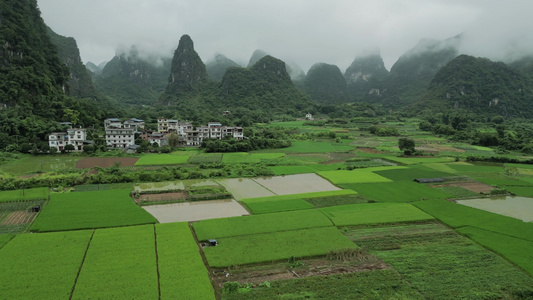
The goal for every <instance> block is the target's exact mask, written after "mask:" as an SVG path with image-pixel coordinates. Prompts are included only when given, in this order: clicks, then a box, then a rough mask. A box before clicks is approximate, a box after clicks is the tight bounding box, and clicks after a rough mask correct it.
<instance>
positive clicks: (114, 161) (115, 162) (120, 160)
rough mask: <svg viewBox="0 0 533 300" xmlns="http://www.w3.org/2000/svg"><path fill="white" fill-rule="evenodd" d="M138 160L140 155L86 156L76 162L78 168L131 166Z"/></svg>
mask: <svg viewBox="0 0 533 300" xmlns="http://www.w3.org/2000/svg"><path fill="white" fill-rule="evenodd" d="M137 160H139V158H138V157H85V158H82V159H80V160H79V161H77V162H76V169H91V168H94V167H100V168H109V167H112V166H119V167H131V166H134V165H135V163H136V162H137Z"/></svg>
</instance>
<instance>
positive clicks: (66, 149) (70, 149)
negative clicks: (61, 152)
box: [65, 144, 76, 152]
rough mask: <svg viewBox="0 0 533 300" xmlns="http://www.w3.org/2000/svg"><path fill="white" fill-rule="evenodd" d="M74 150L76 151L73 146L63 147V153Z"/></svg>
mask: <svg viewBox="0 0 533 300" xmlns="http://www.w3.org/2000/svg"><path fill="white" fill-rule="evenodd" d="M74 150H76V148H75V147H74V145H71V144H68V145H65V151H66V152H70V151H74Z"/></svg>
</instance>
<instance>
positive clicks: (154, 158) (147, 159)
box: [135, 153, 191, 166]
mask: <svg viewBox="0 0 533 300" xmlns="http://www.w3.org/2000/svg"><path fill="white" fill-rule="evenodd" d="M190 157H191V156H189V155H172V154H163V153H159V154H145V155H144V156H142V157H141V158H139V160H138V161H137V162H136V163H135V165H136V166H151V165H178V164H185V163H187V161H188V160H189V158H190Z"/></svg>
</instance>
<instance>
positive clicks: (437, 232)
mask: <svg viewBox="0 0 533 300" xmlns="http://www.w3.org/2000/svg"><path fill="white" fill-rule="evenodd" d="M416 226H418V225H415V226H413V227H416ZM421 226H427V225H425V224H424V225H421ZM431 226H432V227H433V228H432V229H431V230H427V231H421V230H417V229H416V228H412V230H407V231H399V232H398V231H395V226H388V227H384V228H379V227H377V228H370V229H364V228H363V229H362V230H363V231H364V233H363V234H360V233H359V231H360V230H361V229H358V228H351V229H346V231H345V234H347V235H348V236H351V239H352V240H353V241H354V242H355V243H357V244H358V245H360V246H361V247H364V248H365V249H367V250H369V251H370V252H371V253H373V254H375V255H377V256H378V257H380V258H383V259H385V261H386V262H387V263H389V264H390V265H391V266H392V267H393V268H394V269H396V270H397V271H398V272H399V273H400V275H401V276H402V278H404V279H405V280H406V281H407V282H408V283H409V284H410V285H412V286H413V287H414V288H415V289H417V290H418V291H420V293H421V294H422V295H423V296H424V297H425V298H426V299H486V298H493V299H506V298H510V299H520V298H522V297H524V296H523V295H530V294H531V293H533V278H531V277H529V276H528V275H527V274H525V273H524V272H523V271H521V270H520V269H518V268H516V267H515V266H513V265H511V264H510V263H509V262H507V261H506V260H504V259H503V258H501V257H499V256H498V255H496V254H494V253H492V252H490V251H488V250H486V249H485V248H483V247H481V246H479V245H477V244H475V243H474V242H472V241H470V240H468V239H467V238H465V237H462V236H460V235H458V234H456V233H455V232H453V231H452V230H448V229H446V228H442V229H438V228H434V227H435V225H433V224H431ZM387 229H389V231H388V232H387ZM427 229H430V228H427ZM373 230H374V231H375V232H376V234H374V233H373V232H372V231H373ZM413 231H414V232H413ZM526 298H527V296H526Z"/></svg>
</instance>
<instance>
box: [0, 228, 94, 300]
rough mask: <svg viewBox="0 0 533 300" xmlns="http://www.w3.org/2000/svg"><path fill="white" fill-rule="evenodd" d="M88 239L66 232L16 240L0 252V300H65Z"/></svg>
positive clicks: (85, 233)
mask: <svg viewBox="0 0 533 300" xmlns="http://www.w3.org/2000/svg"><path fill="white" fill-rule="evenodd" d="M91 235H92V231H69V232H53V233H42V234H20V235H18V236H16V237H15V238H14V239H13V240H11V241H10V242H9V243H8V244H7V245H5V246H4V247H3V248H2V249H0V258H1V259H0V290H1V291H2V294H1V298H3V299H69V297H70V294H71V291H72V287H73V286H74V282H75V280H76V275H77V274H78V270H79V268H80V266H81V263H82V260H83V256H84V255H85V251H86V249H87V246H88V244H89V240H90V238H91ZM21 254H23V255H21Z"/></svg>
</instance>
